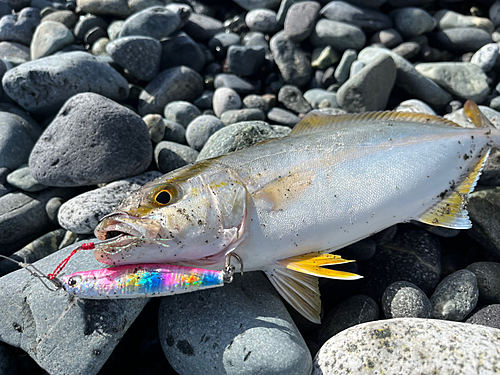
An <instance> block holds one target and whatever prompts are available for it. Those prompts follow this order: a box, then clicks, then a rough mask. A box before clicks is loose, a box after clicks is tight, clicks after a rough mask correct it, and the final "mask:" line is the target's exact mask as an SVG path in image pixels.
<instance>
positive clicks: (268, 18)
mask: <svg viewBox="0 0 500 375" xmlns="http://www.w3.org/2000/svg"><path fill="white" fill-rule="evenodd" d="M245 23H246V24H247V26H248V28H249V29H250V31H260V32H262V33H265V34H273V33H274V32H275V31H276V30H277V29H278V21H276V12H275V11H273V10H269V9H253V10H251V11H250V12H248V13H247V15H246V16H245Z"/></svg>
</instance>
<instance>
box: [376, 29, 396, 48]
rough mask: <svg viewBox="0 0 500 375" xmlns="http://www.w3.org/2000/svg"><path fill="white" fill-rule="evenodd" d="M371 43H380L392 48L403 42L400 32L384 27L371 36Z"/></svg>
mask: <svg viewBox="0 0 500 375" xmlns="http://www.w3.org/2000/svg"><path fill="white" fill-rule="evenodd" d="M371 42H372V43H377V44H382V45H383V46H384V47H387V48H394V47H396V46H398V45H400V44H401V43H402V42H403V37H402V36H401V34H400V33H399V32H398V31H397V30H394V29H385V30H380V31H377V32H376V33H375V34H373V35H372V37H371Z"/></svg>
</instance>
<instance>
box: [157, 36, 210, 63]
mask: <svg viewBox="0 0 500 375" xmlns="http://www.w3.org/2000/svg"><path fill="white" fill-rule="evenodd" d="M205 63H206V58H205V54H204V53H203V51H202V50H201V48H200V46H199V45H198V44H197V43H196V42H195V41H194V40H193V39H191V37H190V36H189V35H187V34H186V33H185V32H184V31H179V32H176V33H174V34H172V35H170V36H169V37H168V38H164V39H163V40H162V41H161V60H160V66H161V70H164V69H169V68H173V67H176V66H180V65H184V66H187V67H190V68H191V69H193V70H196V71H197V72H200V71H201V70H202V69H203V67H204V66H205Z"/></svg>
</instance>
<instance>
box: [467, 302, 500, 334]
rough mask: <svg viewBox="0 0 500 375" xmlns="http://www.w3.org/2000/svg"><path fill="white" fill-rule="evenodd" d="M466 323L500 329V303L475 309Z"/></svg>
mask: <svg viewBox="0 0 500 375" xmlns="http://www.w3.org/2000/svg"><path fill="white" fill-rule="evenodd" d="M465 323H469V324H480V325H482V326H486V327H491V328H496V329H500V305H499V304H495V305H489V306H484V307H482V308H480V309H479V310H477V311H473V312H472V314H471V315H470V316H469V317H468V318H467V320H466V321H465Z"/></svg>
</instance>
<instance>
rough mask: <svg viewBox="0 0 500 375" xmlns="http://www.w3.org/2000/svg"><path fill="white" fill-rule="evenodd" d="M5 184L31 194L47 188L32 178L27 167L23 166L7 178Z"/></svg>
mask: <svg viewBox="0 0 500 375" xmlns="http://www.w3.org/2000/svg"><path fill="white" fill-rule="evenodd" d="M7 182H8V183H9V184H11V185H12V186H14V187H17V188H18V189H21V190H24V191H27V192H30V193H33V192H37V191H41V190H44V189H46V188H47V186H45V185H42V184H41V183H39V182H38V181H37V180H35V179H34V178H33V176H32V175H31V173H30V169H29V167H28V166H27V165H23V166H21V167H19V168H18V169H16V170H15V171H13V172H11V173H10V174H9V175H8V176H7Z"/></svg>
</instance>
